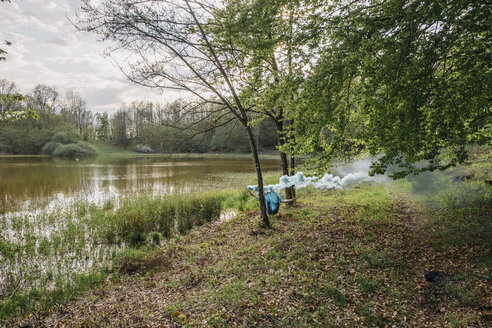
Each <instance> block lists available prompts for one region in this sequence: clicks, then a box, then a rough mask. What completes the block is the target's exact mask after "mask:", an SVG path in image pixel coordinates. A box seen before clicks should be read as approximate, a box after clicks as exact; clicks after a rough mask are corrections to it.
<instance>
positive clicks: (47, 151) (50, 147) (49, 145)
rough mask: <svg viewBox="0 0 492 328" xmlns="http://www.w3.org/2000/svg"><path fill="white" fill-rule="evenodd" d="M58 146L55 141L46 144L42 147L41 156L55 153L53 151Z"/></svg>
mask: <svg viewBox="0 0 492 328" xmlns="http://www.w3.org/2000/svg"><path fill="white" fill-rule="evenodd" d="M58 146H61V144H60V143H58V142H56V141H50V142H48V143H47V144H45V145H44V147H43V154H44V155H53V153H54V152H55V149H56V148H58Z"/></svg>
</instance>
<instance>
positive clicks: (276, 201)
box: [265, 190, 282, 215]
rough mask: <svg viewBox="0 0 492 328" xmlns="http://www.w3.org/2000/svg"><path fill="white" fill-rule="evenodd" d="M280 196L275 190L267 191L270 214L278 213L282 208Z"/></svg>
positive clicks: (267, 206)
mask: <svg viewBox="0 0 492 328" xmlns="http://www.w3.org/2000/svg"><path fill="white" fill-rule="evenodd" d="M281 201H282V200H281V199H280V196H279V195H278V194H277V193H276V192H275V191H273V190H270V191H269V192H266V193H265V205H266V210H267V213H268V215H271V214H277V213H278V209H279V208H280V202H281Z"/></svg>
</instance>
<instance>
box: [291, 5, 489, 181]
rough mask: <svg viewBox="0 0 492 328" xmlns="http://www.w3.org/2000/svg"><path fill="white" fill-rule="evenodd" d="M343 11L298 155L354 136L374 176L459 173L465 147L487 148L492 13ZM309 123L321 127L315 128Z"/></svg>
mask: <svg viewBox="0 0 492 328" xmlns="http://www.w3.org/2000/svg"><path fill="white" fill-rule="evenodd" d="M339 3H340V6H339V7H338V10H337V11H336V13H337V15H335V16H332V17H330V18H329V20H330V21H329V23H330V28H329V29H328V32H329V39H330V42H329V43H328V44H327V46H326V49H325V57H324V59H323V60H322V61H321V63H320V65H319V66H318V68H317V71H316V73H315V74H314V75H313V76H312V77H311V79H310V82H308V83H307V84H306V87H305V88H304V89H303V90H304V96H303V97H301V98H302V99H301V100H302V102H301V103H300V107H299V111H298V115H299V116H301V117H302V114H299V113H300V112H301V111H305V109H306V108H310V109H309V111H310V112H311V114H313V115H317V116H313V115H311V117H307V116H305V117H304V121H302V120H300V121H298V122H297V123H298V126H296V128H297V130H296V132H297V133H298V134H301V133H302V131H305V132H306V131H307V132H309V133H306V134H305V135H306V137H304V139H303V140H298V141H299V142H300V143H301V144H302V143H304V145H301V144H299V148H300V149H302V150H304V151H310V150H313V148H317V147H320V148H323V149H332V148H330V147H331V146H333V145H334V144H336V143H337V142H340V143H343V142H344V141H347V138H350V137H351V136H352V137H353V136H355V139H356V140H359V141H360V140H363V141H364V143H365V147H367V149H368V150H369V152H370V153H371V154H372V155H374V156H380V157H378V159H377V161H376V163H374V164H373V166H372V173H383V172H385V171H386V170H387V169H388V168H389V167H392V175H393V176H394V177H402V176H405V175H407V174H409V173H412V172H414V173H418V172H421V171H424V170H434V169H446V168H448V167H450V166H453V165H455V164H457V163H461V162H463V161H464V160H465V159H466V158H467V151H466V146H467V145H470V144H473V143H484V142H488V141H489V140H490V136H491V125H490V113H491V97H492V96H491V93H490V91H489V90H491V89H492V85H491V81H492V66H491V65H492V64H491V63H492V58H491V57H492V56H491V54H492V53H491V51H490V49H492V47H491V33H492V32H491V31H492V25H491V20H490V14H491V9H490V5H489V4H487V3H486V2H483V1H473V0H465V1H462V0H448V1H432V0H385V1H382V0H372V1H340V2H339ZM309 85H311V86H309ZM340 100H341V102H340ZM316 108H318V109H316ZM322 108H327V109H329V110H328V111H326V110H323V109H322ZM316 113H317V114H316ZM327 113H328V114H329V115H326V114H327ZM313 117H314V118H316V119H315V121H318V122H320V123H317V124H315V125H314V126H309V125H308V123H307V122H308V120H310V119H311V120H312V118H313ZM315 123H316V122H315ZM351 126H355V127H356V128H355V131H354V130H351ZM303 128H304V130H303ZM327 132H328V133H327ZM354 144H356V143H353V145H354Z"/></svg>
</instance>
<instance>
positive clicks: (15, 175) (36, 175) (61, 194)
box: [0, 156, 280, 214]
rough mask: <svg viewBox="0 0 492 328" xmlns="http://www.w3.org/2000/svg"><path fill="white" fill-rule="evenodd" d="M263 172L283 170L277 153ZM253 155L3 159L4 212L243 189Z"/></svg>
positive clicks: (0, 194) (0, 199)
mask: <svg viewBox="0 0 492 328" xmlns="http://www.w3.org/2000/svg"><path fill="white" fill-rule="evenodd" d="M262 169H263V170H264V171H275V170H276V171H278V172H279V175H280V167H279V160H278V159H276V158H275V157H270V158H269V159H264V160H262ZM254 176H255V175H254V167H253V164H252V160H251V157H249V156H238V157H229V156H227V157H216V156H204V157H193V158H191V157H190V158H186V157H181V156H180V157H178V158H169V157H162V156H156V157H123V158H122V157H119V158H118V157H98V158H95V159H91V160H83V161H73V160H59V159H52V158H43V157H3V158H2V157H0V177H1V179H0V214H2V213H8V212H17V211H33V210H41V209H46V208H50V207H51V208H52V207H58V206H62V205H63V204H68V203H72V202H75V201H79V200H82V201H89V202H95V203H102V202H104V201H106V200H107V199H116V198H118V197H119V196H121V195H123V194H138V195H142V194H145V195H151V196H157V195H165V194H172V193H180V192H194V191H203V190H217V189H229V188H234V189H236V188H240V187H241V186H242V184H244V186H246V184H247V183H251V182H254V181H252V179H254Z"/></svg>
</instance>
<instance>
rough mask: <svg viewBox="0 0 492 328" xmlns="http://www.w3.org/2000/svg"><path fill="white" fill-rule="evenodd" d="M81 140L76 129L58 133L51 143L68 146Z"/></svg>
mask: <svg viewBox="0 0 492 328" xmlns="http://www.w3.org/2000/svg"><path fill="white" fill-rule="evenodd" d="M81 139H82V138H81V137H80V135H79V134H78V133H77V132H76V131H75V130H74V129H67V130H65V131H58V132H56V133H55V135H53V138H52V139H51V141H53V142H57V143H59V144H63V145H66V144H74V143H77V142H79V141H80V140H81Z"/></svg>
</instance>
